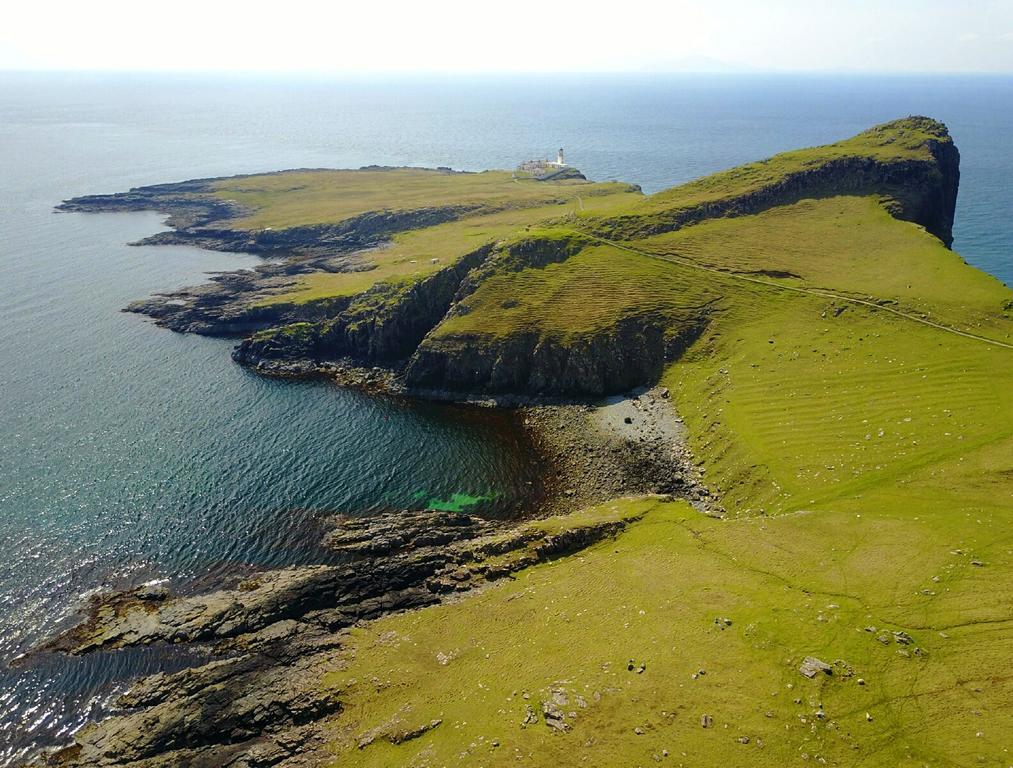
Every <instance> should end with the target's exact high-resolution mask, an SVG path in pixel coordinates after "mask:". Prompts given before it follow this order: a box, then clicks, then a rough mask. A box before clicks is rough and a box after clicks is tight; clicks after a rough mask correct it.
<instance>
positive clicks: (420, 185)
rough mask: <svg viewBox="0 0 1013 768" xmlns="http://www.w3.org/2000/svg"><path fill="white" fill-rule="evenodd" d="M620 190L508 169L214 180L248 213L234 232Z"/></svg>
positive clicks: (400, 170)
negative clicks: (526, 177) (530, 178)
mask: <svg viewBox="0 0 1013 768" xmlns="http://www.w3.org/2000/svg"><path fill="white" fill-rule="evenodd" d="M612 189H614V190H625V189H627V185H625V184H607V183H606V184H587V183H585V182H581V181H561V182H558V183H552V182H550V183H536V182H531V183H527V182H523V181H514V179H513V175H512V174H511V173H510V172H509V171H485V172H483V173H452V172H445V171H435V170H429V169H424V168H392V169H381V170H369V169H364V170H359V171H331V170H321V171H286V172H284V173H270V174H264V175H260V176H240V177H236V178H232V179H224V180H222V181H219V182H216V183H215V194H216V195H217V196H218V197H220V198H222V199H225V200H232V201H235V202H237V203H240V204H241V205H243V206H245V207H247V208H249V209H251V210H252V213H251V214H250V215H248V216H245V217H242V218H238V219H233V220H230V221H229V222H228V225H229V226H232V227H235V228H237V229H261V228H264V227H273V228H275V229H284V228H287V227H297V226H304V225H312V224H336V223H339V222H342V221H345V220H346V219H350V218H352V217H354V216H358V215H360V214H363V213H367V212H370V211H409V210H415V209H420V208H442V207H447V206H458V205H474V206H480V207H482V208H484V209H486V210H496V209H499V208H503V207H509V206H518V205H522V206H531V205H539V204H545V203H547V202H550V201H554V200H559V199H572V198H573V197H574V196H575V195H577V194H581V195H590V194H596V193H602V192H603V191H609V190H612Z"/></svg>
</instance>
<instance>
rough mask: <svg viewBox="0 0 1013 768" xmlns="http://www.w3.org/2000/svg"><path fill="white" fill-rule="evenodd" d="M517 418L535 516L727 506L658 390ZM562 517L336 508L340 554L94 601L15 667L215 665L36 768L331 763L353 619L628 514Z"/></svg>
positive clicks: (150, 682)
mask: <svg viewBox="0 0 1013 768" xmlns="http://www.w3.org/2000/svg"><path fill="white" fill-rule="evenodd" d="M348 370H350V371H352V372H354V373H353V375H356V376H360V377H362V378H361V379H360V380H359V381H358V382H351V383H353V384H356V383H357V385H359V386H365V387H366V388H369V387H370V386H373V387H375V390H376V391H378V392H387V393H390V391H391V390H390V386H391V383H392V382H391V380H390V377H389V372H383V371H376V372H374V371H372V370H369V371H363V370H362V369H355V368H354V367H350V368H349V369H348ZM316 373H317V374H318V375H324V374H325V372H323V371H316ZM290 375H297V374H295V372H293V373H292V374H290ZM329 375H334V372H333V371H331V372H330V374H329ZM514 404H515V405H516V404H517V403H514ZM517 413H518V418H520V419H522V420H523V424H524V428H525V430H526V431H527V432H528V434H529V436H530V437H531V439H532V441H533V442H534V444H535V445H536V447H537V449H538V450H539V452H541V454H542V455H543V456H544V459H545V465H546V467H547V470H546V483H545V486H546V488H545V496H544V498H542V499H540V500H539V502H538V504H537V512H538V520H540V519H544V518H545V517H546V516H547V515H552V514H558V515H566V514H567V513H570V512H573V511H574V510H576V509H579V508H583V507H586V506H588V505H590V504H594V503H597V502H602V501H605V500H608V499H612V498H615V497H617V496H623V495H639V494H672V495H679V496H682V497H685V498H688V499H690V500H691V501H692V502H693V503H694V505H696V506H697V508H698V509H700V510H701V511H702V512H705V513H708V514H720V507H718V506H717V505H715V504H713V502H711V500H710V494H709V492H708V491H707V489H706V488H704V487H703V485H702V483H701V482H700V476H699V473H698V472H697V470H696V469H695V467H694V466H693V463H692V461H691V460H690V457H689V454H688V452H687V451H686V449H685V447H684V446H683V443H682V436H683V431H682V430H683V427H682V425H681V422H680V421H679V419H678V417H677V415H676V414H675V410H674V408H673V407H672V404H671V402H670V400H669V398H668V393H667V391H666V390H664V389H663V388H655V389H653V390H640V391H637V392H634V393H631V394H630V396H629V397H623V398H612V399H610V400H609V401H607V402H605V403H601V404H597V405H594V404H590V403H556V404H551V405H531V404H527V405H525V406H524V407H521V408H518V410H517ZM556 519H558V520H560V521H562V522H561V523H560V525H559V527H558V530H557V529H555V528H548V529H547V528H545V527H541V525H540V523H539V522H538V520H535V521H534V522H524V521H523V520H522V521H519V522H518V521H512V522H511V521H492V520H484V519H482V518H479V517H476V516H473V515H466V514H458V513H448V512H435V511H417V510H416V511H411V510H397V511H391V512H388V513H384V514H380V515H377V516H373V517H362V518H360V517H347V516H336V517H334V518H333V520H332V521H331V525H330V530H329V531H328V533H327V534H326V535H325V541H324V543H325V546H326V547H327V548H328V549H329V550H330V551H332V552H333V553H335V556H336V558H337V560H338V561H339V562H340V564H337V565H334V564H326V565H315V566H314V565H310V566H300V567H295V568H283V569H276V570H272V571H266V572H263V573H257V574H253V575H248V576H247V577H246V578H244V579H243V580H242V581H238V583H231V584H228V585H225V586H223V587H222V588H219V589H215V590H213V591H211V592H206V593H202V594H188V595H176V594H173V593H172V592H171V591H170V590H168V589H167V588H166V587H164V586H142V587H138V588H136V589H133V590H129V591H126V592H115V593H104V594H101V595H98V596H94V597H92V598H91V599H90V601H89V603H88V605H87V606H85V608H84V611H83V619H82V621H81V622H80V623H79V624H77V625H76V626H74V627H72V628H70V629H69V630H67V631H65V632H63V633H62V634H60V635H59V636H57V637H55V638H53V639H51V640H50V641H48V642H46V643H45V644H43V645H42V646H40V647H39V648H37V649H36V650H35V651H33V652H32V653H31V654H30V655H29V657H27V658H26V659H22V663H24V662H25V661H30V660H31V657H32V656H35V655H38V654H47V653H62V654H70V655H82V654H90V653H108V652H115V650H116V649H120V648H129V647H137V646H146V645H164V646H171V647H177V648H180V649H184V650H186V651H190V652H193V651H195V650H196V651H201V652H203V653H204V654H205V657H206V658H207V659H208V660H207V661H206V663H202V664H200V665H199V666H196V667H191V668H187V669H184V670H183V671H181V672H176V673H173V674H156V675H154V676H151V677H148V678H144V679H141V680H139V681H137V682H135V683H134V684H133V685H132V686H131V687H130V688H129V690H128V691H126V692H125V693H123V694H122V695H120V696H119V697H118V698H117V699H116V700H115V706H116V708H117V710H116V712H117V713H116V714H114V715H113V716H111V717H108V718H107V719H104V720H102V721H100V722H97V723H93V724H90V725H88V726H86V727H85V728H84V729H82V731H80V732H79V733H78V734H76V735H75V742H74V744H73V745H71V746H68V747H64V748H62V749H57V750H55V751H49V752H47V753H44V754H42V755H40V756H39V757H38V758H37V760H36V762H35V763H32V764H33V765H59V766H72V767H77V766H81V767H83V766H108V767H112V766H132V767H134V768H140V767H141V766H144V768H162V767H164V768H168V767H169V766H179V765H187V766H193V767H194V768H200V767H204V766H206V767H207V768H211V766H215V767H217V766H225V765H228V766H236V767H237V768H238V767H239V766H247V767H249V768H253V766H258V767H263V766H275V765H278V766H286V768H296V767H298V766H314V765H319V764H322V763H323V762H325V761H326V753H325V752H324V751H322V750H323V748H324V745H326V743H327V742H328V729H330V728H333V727H334V725H333V719H334V716H335V715H337V714H338V713H340V710H341V697H340V693H339V692H335V691H330V690H324V689H322V688H321V687H320V686H319V681H320V678H321V677H322V676H323V675H325V674H326V673H327V672H329V671H333V670H335V669H340V668H341V665H342V663H343V657H342V653H343V652H342V642H343V638H344V633H345V632H346V631H347V629H348V628H349V627H351V626H354V625H355V624H356V623H358V622H361V621H369V620H371V619H375V618H378V617H380V616H384V615H387V614H390V613H394V612H399V611H405V610H414V609H418V608H422V607H425V606H427V605H432V604H434V603H437V602H441V601H444V600H448V599H454V598H455V596H457V595H460V594H462V593H464V592H467V591H469V590H473V589H477V588H481V587H483V586H484V585H487V584H490V583H493V582H495V581H497V580H499V579H502V578H508V577H509V576H510V575H511V574H512V573H513V572H515V571H517V570H520V569H521V568H525V567H528V566H530V565H534V564H536V563H538V562H542V561H544V560H546V559H551V558H554V557H559V556H563V555H566V554H570V553H572V552H575V551H577V550H579V549H582V548H584V547H586V546H590V545H591V544H593V543H595V542H597V541H600V540H601V539H602V538H607V537H610V536H613V535H615V534H616V533H617V532H618V531H620V530H621V529H622V528H623V527H624V526H625V524H626V523H627V522H629V521H626V520H618V521H616V520H613V521H608V522H605V523H601V524H591V525H582V524H580V523H573V524H569V523H567V518H566V517H560V518H553V520H556ZM194 656H195V658H196V657H197V656H196V654H194Z"/></svg>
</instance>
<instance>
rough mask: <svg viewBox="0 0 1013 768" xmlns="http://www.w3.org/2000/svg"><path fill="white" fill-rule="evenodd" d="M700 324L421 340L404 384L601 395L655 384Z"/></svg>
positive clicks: (644, 320) (634, 322)
mask: <svg viewBox="0 0 1013 768" xmlns="http://www.w3.org/2000/svg"><path fill="white" fill-rule="evenodd" d="M705 326H706V319H705V318H704V317H700V318H699V319H698V320H697V321H695V322H692V323H689V324H687V325H685V326H681V327H679V326H676V327H674V328H673V327H672V326H671V325H670V323H669V321H668V320H667V319H666V318H663V317H657V316H642V317H629V318H625V319H623V320H621V321H620V322H619V323H617V324H616V325H615V326H614V327H613V328H611V329H609V330H608V331H606V332H603V333H599V334H593V335H587V336H582V337H579V338H577V339H562V338H559V337H553V336H547V335H542V334H539V333H525V334H518V335H514V336H509V337H506V338H504V339H497V340H489V339H485V338H479V337H461V336H454V337H450V338H447V339H431V340H426V341H425V342H424V343H423V344H422V345H421V346H420V347H419V349H418V351H417V352H416V353H415V354H414V355H413V356H412V358H411V361H410V362H409V364H408V368H407V370H406V372H405V381H406V383H407V384H408V385H409V386H410V387H413V388H417V389H422V390H426V389H437V390H450V391H458V392H492V393H524V394H530V395H605V394H610V393H613V392H623V391H626V390H629V389H632V388H634V387H637V386H640V385H643V384H647V383H650V382H654V381H657V379H658V377H659V376H660V375H661V371H662V369H663V368H664V366H665V363H667V362H670V361H672V360H674V359H675V358H676V357H678V355H679V354H680V353H681V352H682V350H684V349H685V348H686V347H687V346H688V345H689V344H690V343H692V341H693V340H695V339H696V337H697V336H699V334H700V333H701V331H702V330H703V328H704V327H705Z"/></svg>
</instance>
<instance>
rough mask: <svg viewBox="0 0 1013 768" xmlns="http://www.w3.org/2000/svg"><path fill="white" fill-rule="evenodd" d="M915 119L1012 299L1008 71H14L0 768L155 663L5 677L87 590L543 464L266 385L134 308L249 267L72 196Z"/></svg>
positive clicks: (297, 384)
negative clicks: (163, 241) (937, 149)
mask: <svg viewBox="0 0 1013 768" xmlns="http://www.w3.org/2000/svg"><path fill="white" fill-rule="evenodd" d="M912 114H924V115H929V116H932V117H935V118H938V119H940V120H943V121H944V122H945V123H946V124H947V125H948V126H949V128H950V131H951V133H952V135H953V137H954V139H955V140H956V143H957V145H958V147H959V149H960V152H961V157H962V162H961V174H962V176H961V184H960V196H959V201H958V205H957V215H956V226H955V241H954V249H955V250H956V251H958V252H959V253H960V254H961V255H962V256H963V257H964V258H965V259H966V260H967V261H968V262H970V263H971V264H973V265H974V266H976V267H978V268H980V269H982V270H985V271H987V272H990V273H991V274H992V275H994V276H995V277H997V278H999V279H1000V280H1003V281H1005V282H1006V283H1007V284H1013V184H1011V183H1010V179H1011V178H1013V78H1010V77H991V76H960V77H956V76H953V77H948V76H934V77H921V76H917V77H916V76H905V77H899V76H890V77H886V76H843V75H841V76H827V75H821V76H817V75H779V76H773V75H759V74H757V75H747V76H743V75H678V76H675V75H547V76H538V77H535V76H526V77H507V76H487V77H481V78H478V77H452V78H451V77H443V78H436V77H432V76H414V77H413V76H397V77H395V76H388V77H381V78H376V77H374V78H364V77H358V78H350V77H349V78H335V77H309V76H305V77H266V76H252V75H228V76H226V75H169V74H160V75H150V74H148V75H145V74H132V75H123V74H118V75H113V74H102V73H74V74H69V73H46V74H42V73H10V72H8V73H0V545H2V549H0V555H2V556H0V665H2V666H0V767H5V766H9V765H14V764H17V763H18V762H19V761H21V760H22V759H24V756H25V755H26V754H28V753H30V752H31V751H32V750H34V749H36V748H38V747H39V746H44V745H52V744H58V743H62V742H65V741H67V740H68V739H69V738H70V736H71V734H72V732H73V731H74V730H75V729H76V728H79V727H80V726H81V725H82V724H83V723H84V722H85V721H86V720H87V718H89V717H98V716H101V715H102V714H104V713H106V712H108V711H109V702H110V700H111V696H112V695H113V694H115V692H116V691H118V690H121V689H122V687H123V686H124V685H126V684H127V683H128V682H129V680H131V679H133V678H136V677H137V676H139V675H143V674H148V673H151V672H154V671H157V670H160V669H174V668H177V667H179V666H180V665H181V664H184V663H185V662H186V659H182V658H180V656H179V655H178V654H172V653H167V652H166V651H165V650H164V649H157V648H154V649H146V650H143V651H125V652H112V653H104V654H98V655H94V656H91V657H86V658H74V659H68V658H60V657H57V658H45V659H41V660H38V659H33V660H30V661H29V662H28V663H22V664H15V665H13V666H12V665H9V662H11V661H12V660H15V659H16V658H17V657H18V656H19V655H20V654H23V653H24V652H25V651H27V650H28V649H29V648H30V647H32V646H33V645H34V644H36V643H38V642H39V641H41V640H42V639H44V638H46V637H47V636H49V635H51V634H52V633H53V632H54V631H56V630H58V629H59V628H61V627H64V626H66V624H67V622H68V621H69V620H71V617H72V616H73V612H74V611H75V610H76V609H78V608H80V606H81V605H82V603H83V601H85V600H86V599H87V598H88V596H89V595H92V594H95V592H96V591H97V590H101V589H104V588H110V587H123V586H130V585H134V584H139V583H145V582H149V581H159V582H162V581H164V582H168V583H171V584H173V585H174V586H177V587H179V588H181V589H186V588H189V589H196V588H202V587H206V586H213V585H214V584H215V583H220V582H221V580H222V579H225V578H228V577H230V576H235V575H236V574H241V573H244V572H247V571H250V570H256V569H260V568H267V567H273V566H281V565H292V564H302V563H311V562H324V561H325V560H326V559H327V557H328V553H327V552H325V551H323V550H322V549H321V547H320V546H319V539H320V531H321V530H322V526H323V525H325V524H326V521H327V519H328V518H329V517H331V516H332V515H334V514H348V515H369V514H375V513H376V512H377V511H379V510H389V509H401V508H405V507H410V506H426V507H434V508H445V509H451V510H461V511H468V512H473V513H476V514H482V515H489V516H496V517H505V516H510V515H516V514H519V513H521V512H523V510H524V509H525V505H526V504H530V503H531V499H532V498H535V497H536V496H537V493H538V489H539V484H540V482H541V476H540V474H539V466H538V459H537V456H536V455H535V453H534V452H533V450H532V449H531V447H530V446H529V445H528V444H527V443H526V441H525V439H524V435H523V433H522V432H521V430H519V429H518V427H517V425H516V423H515V422H514V421H512V420H511V419H509V418H502V417H499V416H497V415H496V414H493V413H489V412H488V411H477V410H475V409H468V408H461V407H453V406H447V405H435V404H426V403H413V402H404V401H400V400H395V399H388V398H382V397H381V398H376V397H369V396H365V395H363V394H361V393H358V392H354V391H348V390H344V389H341V388H338V387H336V386H333V385H331V384H328V383H326V382H322V381H314V382H309V381H281V380H272V379H266V378H262V377H260V376H257V375H255V374H252V373H250V372H249V371H247V370H244V369H242V368H240V367H239V366H237V365H235V364H234V363H232V361H231V359H230V357H229V351H230V349H231V346H232V344H233V343H234V342H232V341H229V340H223V339H211V338H203V337H197V336H189V335H179V334H175V333H172V332H170V331H166V330H163V329H159V328H157V327H155V326H154V325H152V324H151V323H150V322H147V321H146V320H144V319H143V318H141V317H140V316H137V315H132V314H125V313H123V312H121V311H120V310H121V309H122V308H123V307H124V306H125V305H126V304H127V303H128V302H130V301H131V300H133V299H138V298H143V297H145V296H148V295H150V294H152V293H155V292H158V291H165V290H170V289H173V288H177V287H179V286H182V285H187V284H193V283H196V282H200V281H202V280H204V279H206V277H207V275H208V273H212V272H215V271H220V270H233V269H244V268H249V267H252V266H253V265H255V264H257V263H258V257H255V256H252V255H244V254H224V253H212V252H207V251H201V250H197V249H194V248H189V247H175V246H174V247H153V246H140V247H137V246H130V245H128V244H129V243H131V242H133V241H136V240H138V239H140V238H142V237H144V236H146V235H149V234H152V233H154V232H156V231H159V230H160V229H162V228H163V222H162V220H161V217H160V216H159V215H157V214H155V213H123V214H78V213H55V212H54V210H53V208H54V206H55V205H56V204H58V203H59V202H60V201H61V200H63V199H65V198H69V197H72V196H75V195H84V194H93V193H104V192H117V191H122V190H126V189H129V188H130V187H133V186H138V185H144V184H154V183H159V182H166V181H178V180H183V179H190V178H200V177H210V176H223V175H231V174H237V173H254V172H259V171H272V170H278V169H283V168H299V167H312V168H320V167H332V168H354V167H359V166H362V165H367V164H380V165H392V166H401V165H407V166H428V167H433V166H451V167H453V168H457V169H461V170H481V169H486V168H511V167H514V166H515V165H516V164H517V163H518V162H520V161H522V160H526V159H531V158H541V157H554V156H555V153H556V150H557V149H558V148H559V147H563V148H564V149H565V151H566V157H567V160H568V162H570V163H571V164H573V165H575V166H576V167H578V168H580V169H581V170H582V171H583V172H584V173H585V174H586V175H587V176H588V177H589V178H592V179H595V180H607V179H619V180H623V181H628V182H633V183H636V184H639V185H640V186H641V187H642V188H643V189H644V191H645V192H654V191H657V190H660V189H663V188H665V187H668V186H671V185H674V184H678V183H680V182H684V181H687V180H689V179H692V178H695V177H698V176H701V175H704V174H708V173H711V172H713V171H717V170H720V169H722V168H726V167H729V166H733V165H736V164H739V163H743V162H746V161H750V160H755V159H759V158H762V157H765V156H768V155H770V154H772V153H775V152H778V151H782V150H787V149H792V148H796V147H801V146H808V145H814V144H821V143H826V142H829V141H834V140H837V139H841V138H845V137H847V136H850V135H852V134H854V133H856V132H858V131H861V130H863V129H865V128H867V127H869V126H871V125H873V124H875V123H879V122H883V121H886V120H890V119H893V118H896V117H903V116H907V115H912Z"/></svg>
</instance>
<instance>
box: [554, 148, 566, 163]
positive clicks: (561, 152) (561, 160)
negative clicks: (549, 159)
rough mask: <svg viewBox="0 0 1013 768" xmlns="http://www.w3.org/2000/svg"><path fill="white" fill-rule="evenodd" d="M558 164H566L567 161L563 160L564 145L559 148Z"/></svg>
mask: <svg viewBox="0 0 1013 768" xmlns="http://www.w3.org/2000/svg"><path fill="white" fill-rule="evenodd" d="M556 165H558V166H560V167H562V166H564V165H566V163H565V162H564V161H563V148H562V147H560V148H559V154H558V155H556Z"/></svg>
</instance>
